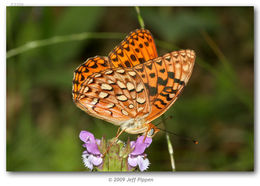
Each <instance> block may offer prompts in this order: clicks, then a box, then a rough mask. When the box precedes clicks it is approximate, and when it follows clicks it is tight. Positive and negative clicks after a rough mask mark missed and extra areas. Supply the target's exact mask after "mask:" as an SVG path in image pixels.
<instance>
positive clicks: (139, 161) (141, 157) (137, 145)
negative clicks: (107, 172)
mask: <svg viewBox="0 0 260 186" xmlns="http://www.w3.org/2000/svg"><path fill="white" fill-rule="evenodd" d="M144 138H145V136H140V137H138V138H137V140H136V141H131V142H130V145H131V148H134V150H133V151H132V152H131V153H130V154H129V156H128V165H129V167H130V169H131V168H133V167H136V166H137V165H138V166H139V169H140V170H141V171H144V170H146V169H147V168H148V166H149V164H150V162H149V160H148V159H147V158H146V154H144V151H145V149H146V148H147V147H149V146H150V144H151V143H152V138H150V137H146V138H145V140H144Z"/></svg>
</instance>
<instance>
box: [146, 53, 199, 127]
mask: <svg viewBox="0 0 260 186" xmlns="http://www.w3.org/2000/svg"><path fill="white" fill-rule="evenodd" d="M156 60H158V61H161V62H162V63H164V64H165V66H166V69H165V70H166V71H167V74H168V78H167V83H166V84H165V85H164V88H163V90H162V91H161V92H158V96H157V97H156V98H155V99H154V101H153V102H152V104H151V107H152V111H151V113H150V114H149V116H148V117H147V121H150V122H151V121H152V120H154V119H156V118H157V117H159V116H160V115H162V114H163V113H164V112H165V111H167V109H168V108H169V107H170V106H171V105H172V104H173V103H174V102H175V101H176V99H177V98H178V96H179V94H180V93H181V91H182V89H183V88H184V86H185V85H186V84H187V83H188V80H189V78H190V76H191V73H192V70H193V66H194V62H195V53H194V51H192V50H180V51H175V52H172V53H169V54H166V55H164V56H163V57H160V58H156V59H155V61H156ZM158 78H159V77H158ZM158 83H159V81H158Z"/></svg>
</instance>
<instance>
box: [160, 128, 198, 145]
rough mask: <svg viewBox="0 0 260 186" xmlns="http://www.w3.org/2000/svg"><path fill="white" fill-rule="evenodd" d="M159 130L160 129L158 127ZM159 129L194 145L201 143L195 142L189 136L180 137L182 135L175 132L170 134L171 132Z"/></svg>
mask: <svg viewBox="0 0 260 186" xmlns="http://www.w3.org/2000/svg"><path fill="white" fill-rule="evenodd" d="M157 128H158V127H157ZM158 129H160V130H161V131H164V132H167V133H169V134H172V135H174V136H177V137H179V138H181V139H183V140H187V141H190V140H191V141H192V142H193V143H194V144H196V145H197V144H199V141H198V140H195V139H194V138H192V137H189V136H180V135H178V134H176V133H174V132H170V131H167V130H165V129H161V128H158Z"/></svg>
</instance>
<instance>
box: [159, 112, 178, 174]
mask: <svg viewBox="0 0 260 186" xmlns="http://www.w3.org/2000/svg"><path fill="white" fill-rule="evenodd" d="M162 123H163V125H164V128H165V118H164V115H162ZM166 140H167V144H168V151H169V155H170V160H171V167H172V171H176V169H175V161H174V152H173V147H172V143H171V140H170V137H169V134H168V133H167V132H166Z"/></svg>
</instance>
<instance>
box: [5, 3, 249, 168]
mask: <svg viewBox="0 0 260 186" xmlns="http://www.w3.org/2000/svg"><path fill="white" fill-rule="evenodd" d="M140 10H141V15H142V17H143V19H144V23H145V25H146V28H147V29H149V30H150V31H151V32H152V34H153V36H154V38H155V39H156V43H157V50H158V54H159V56H160V55H163V54H165V53H167V52H170V51H172V50H176V49H181V48H183V49H187V48H189V49H193V50H195V51H196V53H197V60H196V64H195V68H194V71H193V74H192V76H191V79H190V81H189V83H188V85H187V87H186V88H185V89H184V91H183V95H182V96H180V98H179V99H178V100H177V102H176V103H175V104H174V106H172V107H171V108H170V109H169V110H168V111H167V112H166V114H165V116H170V115H171V116H173V118H172V119H170V120H167V123H166V128H167V130H169V131H172V132H175V133H178V134H179V135H180V136H186V135H187V136H191V137H196V138H197V139H198V140H199V145H194V144H193V143H192V142H190V141H184V140H182V139H181V138H178V137H176V136H170V138H171V141H172V143H173V148H174V153H175V155H174V157H175V163H176V170H177V171H253V170H254V9H253V7H196V8H195V7H140ZM6 13H7V40H6V42H7V56H8V58H7V62H6V66H7V170H8V171H84V170H87V169H86V168H85V167H84V165H83V163H82V161H81V153H82V152H83V150H84V149H83V148H82V146H81V145H82V142H81V141H80V140H79V138H78V135H79V132H80V131H81V130H88V131H90V132H92V133H94V134H95V136H96V138H101V137H102V136H106V138H112V137H114V136H115V134H116V131H117V127H116V126H114V125H112V124H109V123H106V122H104V121H102V120H99V119H96V118H93V117H91V116H89V115H87V114H85V113H84V112H83V111H81V110H80V109H78V108H77V107H76V106H75V105H74V103H73V101H72V99H71V86H72V78H73V71H74V70H75V68H76V67H77V66H79V65H80V64H81V63H83V62H84V61H85V60H86V59H87V58H89V57H92V56H95V55H103V56H105V55H108V53H109V52H110V51H111V50H112V49H113V48H114V47H115V46H116V45H117V44H118V43H119V42H120V41H121V40H122V35H123V36H124V35H126V34H128V33H129V32H130V31H133V30H135V29H136V28H140V26H139V23H138V19H137V15H136V11H135V9H134V8H133V7H7V11H6ZM82 32H95V33H101V32H113V33H114V32H115V33H121V35H120V34H119V35H116V36H114V37H113V38H109V36H108V35H107V36H106V34H105V35H104V38H90V39H84V38H83V39H78V40H73V39H72V41H69V42H60V43H56V44H50V43H48V42H47V45H46V46H43V47H37V48H33V47H34V46H30V47H32V48H33V49H32V50H28V51H24V52H21V53H20V54H18V55H14V56H9V55H10V53H11V52H10V50H12V49H14V48H17V47H20V46H23V45H24V44H26V43H27V42H30V41H34V40H42V39H48V38H52V37H54V36H65V38H69V36H70V35H71V34H78V33H82ZM67 36H68V37H67ZM20 49H21V48H20ZM23 49H24V47H22V49H21V50H23ZM160 121H161V119H160V118H159V119H157V120H156V122H160ZM156 122H155V123H156ZM128 137H130V138H131V139H132V140H134V139H135V138H136V135H129V134H123V135H122V136H121V137H120V139H122V140H126V139H127V138H128ZM146 153H147V154H148V158H149V160H150V162H151V165H150V168H149V171H171V165H170V158H169V153H168V148H167V142H166V138H165V133H164V132H160V133H158V134H157V135H156V136H155V137H154V138H153V143H152V145H151V146H150V147H149V149H147V151H146Z"/></svg>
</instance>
